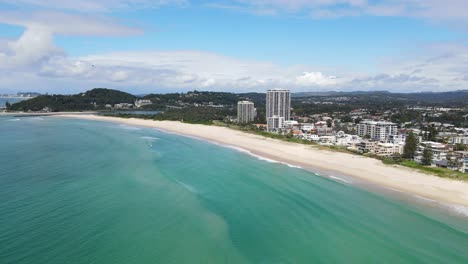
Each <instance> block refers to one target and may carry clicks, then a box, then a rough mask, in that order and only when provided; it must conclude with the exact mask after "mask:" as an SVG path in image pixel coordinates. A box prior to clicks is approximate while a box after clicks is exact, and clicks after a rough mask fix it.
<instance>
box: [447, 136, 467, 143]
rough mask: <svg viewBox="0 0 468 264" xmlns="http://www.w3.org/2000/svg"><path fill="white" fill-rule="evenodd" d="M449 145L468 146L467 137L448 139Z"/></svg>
mask: <svg viewBox="0 0 468 264" xmlns="http://www.w3.org/2000/svg"><path fill="white" fill-rule="evenodd" d="M450 143H451V144H463V145H468V136H463V137H462V136H459V137H452V138H450Z"/></svg>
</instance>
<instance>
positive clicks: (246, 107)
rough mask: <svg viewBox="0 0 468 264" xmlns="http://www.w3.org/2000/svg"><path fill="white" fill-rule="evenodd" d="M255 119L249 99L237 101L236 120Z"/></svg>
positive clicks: (245, 121) (247, 121)
mask: <svg viewBox="0 0 468 264" xmlns="http://www.w3.org/2000/svg"><path fill="white" fill-rule="evenodd" d="M254 119H255V108H254V103H253V102H250V101H240V102H238V103H237V122H239V123H243V124H246V123H250V122H253V121H254Z"/></svg>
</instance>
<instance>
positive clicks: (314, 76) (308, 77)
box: [296, 72, 338, 86]
mask: <svg viewBox="0 0 468 264" xmlns="http://www.w3.org/2000/svg"><path fill="white" fill-rule="evenodd" d="M296 83H297V84H298V85H301V86H311V85H334V84H337V83H338V82H337V78H336V77H335V76H325V75H324V74H323V73H321V72H303V73H302V74H301V75H300V76H297V77H296Z"/></svg>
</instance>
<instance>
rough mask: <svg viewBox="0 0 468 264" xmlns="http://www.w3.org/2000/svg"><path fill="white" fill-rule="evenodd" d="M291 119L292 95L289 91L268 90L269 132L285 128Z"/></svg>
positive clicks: (267, 113) (267, 118) (267, 115)
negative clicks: (285, 123)
mask: <svg viewBox="0 0 468 264" xmlns="http://www.w3.org/2000/svg"><path fill="white" fill-rule="evenodd" d="M290 118H291V93H290V91H289V90H281V89H275V90H268V91H267V94H266V120H267V128H268V131H275V130H278V129H282V128H284V121H288V120H289V119H290Z"/></svg>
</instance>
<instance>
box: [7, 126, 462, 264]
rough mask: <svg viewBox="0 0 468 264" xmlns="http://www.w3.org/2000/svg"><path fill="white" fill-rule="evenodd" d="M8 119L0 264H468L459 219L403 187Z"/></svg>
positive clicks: (137, 135) (112, 132) (178, 144)
mask: <svg viewBox="0 0 468 264" xmlns="http://www.w3.org/2000/svg"><path fill="white" fill-rule="evenodd" d="M15 119H19V120H12V118H9V117H0V146H1V147H0V262H1V263H35V264H36V263H60V264H62V263H468V250H467V248H468V233H467V228H468V221H467V218H462V217H458V216H457V214H456V213H453V214H452V213H450V212H448V211H445V210H442V209H439V208H436V207H434V206H426V205H425V204H424V203H419V202H414V203H413V202H411V201H410V199H408V198H407V197H406V196H405V197H399V196H398V195H395V194H389V195H378V194H375V193H374V192H372V191H367V190H363V189H362V188H359V187H356V186H353V185H352V184H349V183H347V182H344V181H340V180H337V179H335V180H333V179H328V178H326V177H320V176H317V175H315V174H314V173H311V172H308V171H305V170H302V169H299V168H293V167H289V166H287V165H285V164H281V163H272V162H268V161H265V160H261V159H257V158H255V157H253V156H251V155H248V154H247V153H242V152H240V151H237V150H235V149H230V148H224V147H221V146H218V145H215V144H209V143H207V142H204V141H200V140H196V139H192V138H186V137H182V136H179V135H174V134H168V133H164V132H161V131H156V130H153V129H149V128H140V127H133V126H128V125H119V124H114V123H106V122H97V121H85V120H71V119H70V120H69V119H60V118H47V117H44V118H40V119H39V118H15ZM342 179H343V178H342ZM345 180H346V179H345Z"/></svg>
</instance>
